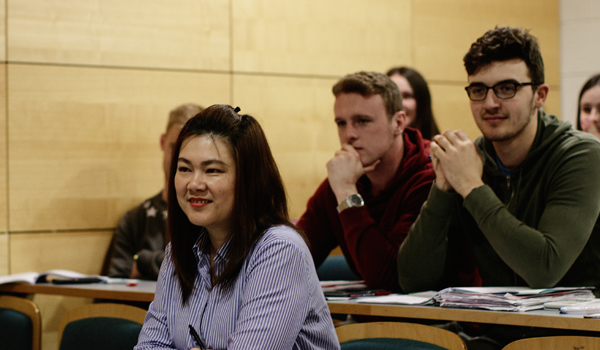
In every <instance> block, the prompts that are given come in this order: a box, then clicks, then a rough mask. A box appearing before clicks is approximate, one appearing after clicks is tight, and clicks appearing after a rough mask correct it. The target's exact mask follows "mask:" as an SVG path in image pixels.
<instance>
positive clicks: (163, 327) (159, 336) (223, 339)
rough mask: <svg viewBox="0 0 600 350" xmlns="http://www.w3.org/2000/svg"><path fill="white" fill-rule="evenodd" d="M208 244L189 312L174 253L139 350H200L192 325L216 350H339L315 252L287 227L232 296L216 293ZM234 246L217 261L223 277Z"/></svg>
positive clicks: (259, 252)
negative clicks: (195, 341) (313, 257)
mask: <svg viewBox="0 0 600 350" xmlns="http://www.w3.org/2000/svg"><path fill="white" fill-rule="evenodd" d="M205 239H208V235H207V233H206V232H203V233H202V234H201V235H200V237H199V238H198V241H197V242H196V244H195V245H194V253H195V255H196V256H197V259H198V276H197V277H196V281H195V286H194V290H193V291H192V294H191V295H190V298H189V300H188V302H187V304H186V305H185V306H184V305H182V302H181V300H182V299H181V289H180V287H179V281H178V280H177V277H176V276H175V271H174V266H173V263H172V261H171V246H170V245H169V246H167V249H166V255H165V259H164V261H163V264H162V267H161V269H160V275H159V277H158V283H157V286H156V295H155V297H154V301H153V302H152V304H151V305H150V308H149V310H148V314H147V315H146V319H145V321H144V326H143V328H142V332H141V333H140V337H139V340H138V345H137V346H136V347H135V348H134V349H135V350H144V349H183V350H188V349H191V348H194V347H197V345H196V344H195V343H194V341H193V339H192V337H191V336H190V334H189V328H188V325H192V326H193V327H194V328H195V329H196V331H197V332H198V334H199V335H200V338H202V340H203V341H204V344H205V345H206V347H207V348H209V349H213V350H218V349H243V350H249V349H260V350H267V349H276V350H281V349H339V348H340V345H339V343H338V339H337V336H336V334H335V329H334V327H333V322H332V320H331V315H330V313H329V309H328V307H327V303H326V302H325V297H324V296H323V292H322V291H321V287H320V285H319V280H318V278H317V274H316V272H315V267H314V263H313V260H312V257H311V254H310V251H309V249H308V247H307V246H306V244H305V243H304V241H303V240H302V237H300V235H298V233H297V232H295V231H294V230H293V229H291V228H289V227H286V226H277V227H272V228H270V229H269V230H267V232H265V233H264V235H263V236H262V237H261V238H260V240H259V241H258V242H257V243H256V244H255V246H254V247H253V248H252V250H251V251H250V253H249V254H248V256H247V258H246V261H245V262H244V265H243V266H242V269H241V270H240V273H239V275H238V277H237V279H236V280H235V283H234V285H233V287H232V289H231V290H230V292H228V293H221V291H220V287H215V288H211V279H210V259H209V256H208V254H206V253H203V252H202V251H201V249H199V247H203V246H204V245H203V243H204V240H205ZM228 246H229V242H227V243H225V244H224V245H223V246H222V247H221V248H220V249H219V250H218V251H217V253H216V254H215V257H214V259H215V269H216V271H217V272H218V271H221V270H222V269H223V266H224V264H225V261H224V257H225V256H226V252H227V249H228Z"/></svg>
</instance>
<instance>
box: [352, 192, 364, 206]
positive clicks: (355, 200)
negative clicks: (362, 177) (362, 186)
mask: <svg viewBox="0 0 600 350" xmlns="http://www.w3.org/2000/svg"><path fill="white" fill-rule="evenodd" d="M349 199H350V207H358V206H361V205H363V199H362V197H361V196H360V195H359V194H353V195H351V196H350V198H349Z"/></svg>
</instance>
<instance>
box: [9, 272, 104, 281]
mask: <svg viewBox="0 0 600 350" xmlns="http://www.w3.org/2000/svg"><path fill="white" fill-rule="evenodd" d="M108 279H109V278H108V277H105V276H98V275H85V274H82V273H79V272H75V271H70V270H60V269H58V270H50V271H46V272H42V273H37V272H23V273H15V274H12V275H5V276H0V284H9V283H25V284H37V283H52V281H56V282H54V283H61V282H58V281H62V283H69V282H71V283H84V282H87V283H98V282H106V281H108ZM81 281H84V282H81Z"/></svg>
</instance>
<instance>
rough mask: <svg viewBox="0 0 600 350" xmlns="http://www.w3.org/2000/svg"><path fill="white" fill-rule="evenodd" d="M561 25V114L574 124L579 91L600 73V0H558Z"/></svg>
mask: <svg viewBox="0 0 600 350" xmlns="http://www.w3.org/2000/svg"><path fill="white" fill-rule="evenodd" d="M560 28H561V30H560V58H561V60H560V75H561V87H562V89H563V91H564V93H563V95H562V103H561V108H562V115H563V117H564V119H565V120H568V121H570V122H571V123H573V125H575V123H576V119H577V105H578V101H577V99H578V98H579V92H580V91H581V88H582V87H583V84H585V82H586V81H587V80H588V79H589V78H590V77H591V76H592V75H595V74H599V73H600V60H599V59H598V57H600V45H598V43H599V42H600V2H599V1H594V0H561V1H560Z"/></svg>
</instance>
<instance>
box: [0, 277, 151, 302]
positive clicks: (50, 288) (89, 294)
mask: <svg viewBox="0 0 600 350" xmlns="http://www.w3.org/2000/svg"><path fill="white" fill-rule="evenodd" d="M155 289H156V282H154V281H139V282H138V285H137V286H133V287H129V286H126V285H124V284H104V283H92V284H62V285H56V284H50V283H40V284H33V285H32V284H2V285H0V293H17V294H52V295H63V296H72V297H84V298H94V299H112V300H127V301H145V302H150V301H152V300H154V290H155Z"/></svg>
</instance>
